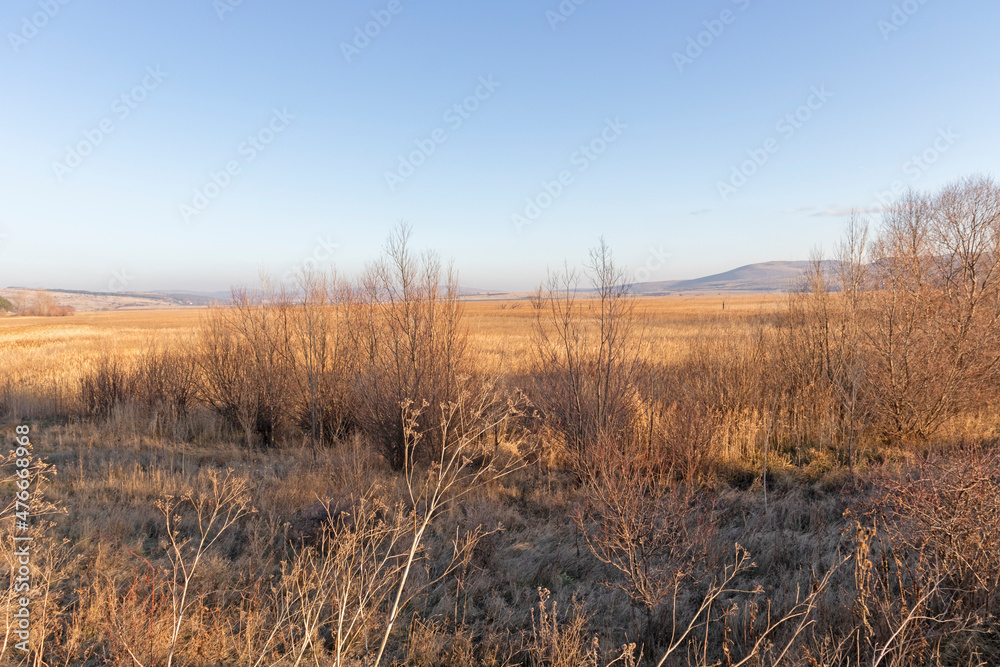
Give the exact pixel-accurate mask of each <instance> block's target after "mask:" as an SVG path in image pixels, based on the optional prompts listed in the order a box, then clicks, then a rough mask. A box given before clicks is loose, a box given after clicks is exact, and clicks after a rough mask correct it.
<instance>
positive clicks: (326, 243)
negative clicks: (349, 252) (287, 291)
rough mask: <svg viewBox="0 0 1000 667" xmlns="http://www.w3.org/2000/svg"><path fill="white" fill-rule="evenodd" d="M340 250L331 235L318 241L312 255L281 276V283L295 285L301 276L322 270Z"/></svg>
mask: <svg viewBox="0 0 1000 667" xmlns="http://www.w3.org/2000/svg"><path fill="white" fill-rule="evenodd" d="M338 248H340V244H339V243H334V242H333V240H331V238H330V235H329V234H327V236H326V238H325V239H324V238H318V239H316V247H315V248H313V251H312V254H311V255H309V256H308V257H306V258H305V259H303V260H302V261H300V262H298V263H296V264H295V265H294V266H293V267H292V268H290V269H289V270H288V271H286V272H285V274H284V275H283V276H281V282H282V283H284V284H286V285H290V284H292V283H294V282H295V280H296V279H297V278H298V277H299V276H303V275H306V274H307V273H309V272H311V271H318V270H320V268H321V267H322V266H324V265H325V264H327V263H329V262H330V261H331V260H332V259H333V254H334V252H336V251H337V249H338Z"/></svg>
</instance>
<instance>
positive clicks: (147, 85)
mask: <svg viewBox="0 0 1000 667" xmlns="http://www.w3.org/2000/svg"><path fill="white" fill-rule="evenodd" d="M167 76H168V74H167V73H166V72H164V71H162V70H161V69H160V66H159V65H157V66H156V67H153V66H149V67H147V68H146V75H145V76H144V77H143V78H142V81H140V82H139V84H138V85H136V86H135V87H133V88H132V89H131V90H129V91H128V92H125V93H122V94H121V95H119V96H118V97H116V98H115V100H114V101H113V102H112V103H111V114H112V115H110V116H106V117H105V118H103V119H101V120H100V122H98V123H97V126H96V127H91V128H88V129H86V130H84V131H83V139H81V140H80V141H78V142H76V143H75V144H73V145H70V146H66V155H65V157H64V158H63V160H62V162H59V161H58V160H57V161H55V162H53V163H52V173H53V174H55V177H56V180H58V181H59V182H60V183H62V182H63V181H64V180H65V179H66V176H68V175H69V174H70V173H72V172H73V171H75V170H76V169H78V168H79V167H80V166H81V165H83V163H84V160H86V159H87V158H88V157H89V156H90V155H91V154H93V152H94V151H95V150H96V149H97V147H98V146H100V145H101V144H103V143H104V140H105V139H106V138H107V137H108V136H109V135H110V134H112V133H113V132H114V131H115V130H116V129H118V125H117V123H121V122H124V121H125V120H126V119H127V118H128V117H129V116H131V115H132V112H133V111H135V110H136V109H138V108H139V105H141V104H142V103H143V102H145V101H146V100H147V99H148V98H149V94H150V93H152V92H153V91H154V90H156V89H157V88H159V87H160V85H161V84H162V83H163V81H164V79H166V78H167Z"/></svg>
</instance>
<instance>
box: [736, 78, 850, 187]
mask: <svg viewBox="0 0 1000 667" xmlns="http://www.w3.org/2000/svg"><path fill="white" fill-rule="evenodd" d="M831 97H833V93H832V92H830V91H829V90H827V89H826V86H825V85H823V86H819V87H818V88H817V87H816V86H813V87H812V89H811V91H810V95H809V97H808V99H807V100H806V103H805V104H803V105H801V106H800V107H798V108H797V109H795V110H794V111H792V112H790V113H787V114H785V115H784V116H782V117H781V118H779V119H778V121H777V122H776V123H775V124H774V131H775V132H777V133H778V135H779V136H778V137H769V138H768V139H767V140H765V141H764V143H763V144H762V145H761V146H760V147H759V148H750V149H747V152H746V153H747V159H746V160H744V161H743V162H741V163H740V164H738V165H733V166H732V170H731V172H730V176H729V179H728V180H725V181H718V182H717V183H716V188H717V189H718V191H719V196H720V197H722V201H727V200H728V199H729V197H731V196H732V195H734V194H736V192H737V191H739V190H740V188H742V187H743V186H745V185H746V184H747V183H748V182H749V181H750V178H752V177H753V175H754V174H756V173H757V172H758V171H760V169H761V167H763V166H764V165H765V164H767V163H768V161H769V160H770V159H771V156H772V155H774V154H776V153H777V152H778V151H780V150H781V142H782V140H785V141H787V140H789V139H791V138H792V137H794V136H795V134H796V133H797V132H798V131H799V130H801V129H802V128H803V127H805V125H806V123H808V122H809V121H810V120H812V118H813V116H814V115H815V113H816V112H817V111H819V110H820V109H822V108H823V106H824V105H825V104H826V103H827V102H828V101H829V99H830V98H831Z"/></svg>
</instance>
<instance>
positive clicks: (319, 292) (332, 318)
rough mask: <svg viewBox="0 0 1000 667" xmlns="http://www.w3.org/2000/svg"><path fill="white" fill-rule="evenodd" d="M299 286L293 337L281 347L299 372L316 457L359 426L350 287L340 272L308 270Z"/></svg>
mask: <svg viewBox="0 0 1000 667" xmlns="http://www.w3.org/2000/svg"><path fill="white" fill-rule="evenodd" d="M296 284H297V295H296V297H295V298H294V300H293V303H292V304H291V308H290V314H289V327H288V339H287V340H286V341H281V342H280V344H281V345H282V346H283V347H285V348H286V349H287V352H286V354H287V356H288V358H289V360H290V362H291V366H292V368H293V369H294V372H293V374H292V377H293V378H294V380H295V388H296V390H297V399H296V401H295V409H296V416H297V420H298V424H299V426H300V428H301V430H302V431H304V432H305V433H307V434H308V435H309V440H310V442H311V444H312V447H313V452H314V455H315V451H316V447H317V445H318V444H319V443H323V442H327V443H329V442H332V441H333V440H335V439H337V438H340V437H342V436H344V435H346V434H347V432H348V431H349V430H350V429H351V427H352V426H353V424H354V412H355V406H354V405H353V404H352V403H353V399H354V397H353V394H352V388H351V382H352V379H353V374H354V373H355V362H356V359H355V354H354V348H353V346H351V344H350V327H351V321H350V315H351V309H350V307H349V301H350V299H349V292H350V287H349V286H348V285H347V284H346V283H345V282H344V281H342V280H341V279H340V278H338V276H337V275H336V274H333V275H326V274H321V273H318V272H316V271H309V270H307V271H303V272H302V273H300V274H299V275H298V276H297V277H296Z"/></svg>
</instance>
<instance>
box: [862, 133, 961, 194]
mask: <svg viewBox="0 0 1000 667" xmlns="http://www.w3.org/2000/svg"><path fill="white" fill-rule="evenodd" d="M961 138H962V136H961V135H960V134H958V133H956V132H955V131H954V130H952V129H951V128H950V127H948V128H938V132H937V136H936V137H935V138H934V141H933V142H931V144H930V145H929V146H928V147H927V148H925V149H924V150H923V151H921V152H920V153H917V154H915V155H913V156H912V157H910V159H908V160H907V161H906V162H904V163H903V164H902V166H901V167H900V171H902V172H903V175H904V176H907V177H908V178H909V183H910V184H909V185H908V184H907V183H906V182H905V181H903V180H902V179H896V180H895V181H893V182H892V183H891V184H890V185H889V189H888V190H882V191H880V192H876V193H875V199H877V200H878V202H879V204H880V205H881V207H882V208H883V209H884V208H886V207H888V206H890V205H891V204H892V203H893V202H894V201H896V200H897V199H898V198H899V196H900V195H902V194H903V193H905V192H906V191H907V189H909V188H910V187H912V184H914V183H916V182H917V181H919V180H920V179H921V178H922V177H923V175H924V174H926V173H927V171H928V170H930V168H931V167H932V166H934V164H935V163H937V161H938V160H940V159H941V158H942V157H943V156H944V155H945V153H947V152H948V151H950V150H951V149H952V148H953V147H954V146H955V144H956V143H958V140H959V139H961Z"/></svg>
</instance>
